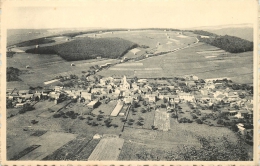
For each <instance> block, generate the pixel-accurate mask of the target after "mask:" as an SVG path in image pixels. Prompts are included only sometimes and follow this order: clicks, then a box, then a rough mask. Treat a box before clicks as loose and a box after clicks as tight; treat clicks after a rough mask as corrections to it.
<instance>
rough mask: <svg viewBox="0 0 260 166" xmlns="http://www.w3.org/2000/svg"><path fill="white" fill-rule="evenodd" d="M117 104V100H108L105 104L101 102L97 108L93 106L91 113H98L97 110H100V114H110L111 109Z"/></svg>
mask: <svg viewBox="0 0 260 166" xmlns="http://www.w3.org/2000/svg"><path fill="white" fill-rule="evenodd" d="M116 104H117V101H110V102H109V103H107V104H105V103H103V104H101V105H100V106H99V107H98V108H95V109H94V110H93V111H92V113H93V114H95V115H99V114H100V113H99V111H100V110H101V111H102V112H103V113H102V114H101V115H107V116H108V115H110V114H111V112H112V111H113V109H114V108H115V106H116Z"/></svg>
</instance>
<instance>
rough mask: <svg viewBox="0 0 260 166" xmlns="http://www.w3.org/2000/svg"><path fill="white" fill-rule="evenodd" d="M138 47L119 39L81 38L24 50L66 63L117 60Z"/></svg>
mask: <svg viewBox="0 0 260 166" xmlns="http://www.w3.org/2000/svg"><path fill="white" fill-rule="evenodd" d="M137 46H138V45H137V44H135V43H133V42H130V41H128V40H124V39H120V38H97V39H96V38H89V37H85V38H81V39H77V40H73V41H70V42H66V43H62V44H57V45H53V46H46V47H38V48H32V49H28V50H26V53H33V54H57V55H59V56H61V57H62V58H63V59H65V60H68V61H75V60H87V59H94V58H96V57H98V56H100V57H102V58H112V59H115V58H119V57H121V56H123V55H124V54H125V53H127V51H128V50H130V49H133V48H135V47H137Z"/></svg>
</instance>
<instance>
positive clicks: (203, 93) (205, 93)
mask: <svg viewBox="0 0 260 166" xmlns="http://www.w3.org/2000/svg"><path fill="white" fill-rule="evenodd" d="M200 93H201V94H202V95H208V94H209V91H208V90H207V89H201V90H200Z"/></svg>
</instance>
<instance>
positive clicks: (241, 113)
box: [235, 110, 249, 119]
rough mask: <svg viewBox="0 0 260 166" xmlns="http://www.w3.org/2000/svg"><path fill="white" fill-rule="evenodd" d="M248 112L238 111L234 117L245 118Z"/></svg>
mask: <svg viewBox="0 0 260 166" xmlns="http://www.w3.org/2000/svg"><path fill="white" fill-rule="evenodd" d="M248 113H249V112H248V111H247V110H240V111H238V112H237V114H236V115H235V116H236V117H237V118H239V119H240V118H245V117H246V116H247V115H248Z"/></svg>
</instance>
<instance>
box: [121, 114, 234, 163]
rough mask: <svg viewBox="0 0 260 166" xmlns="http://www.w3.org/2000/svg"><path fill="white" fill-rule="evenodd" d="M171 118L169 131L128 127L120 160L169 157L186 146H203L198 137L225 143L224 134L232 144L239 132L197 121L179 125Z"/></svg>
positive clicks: (198, 147) (217, 143)
mask: <svg viewBox="0 0 260 166" xmlns="http://www.w3.org/2000/svg"><path fill="white" fill-rule="evenodd" d="M170 120H171V130H169V131H167V132H164V131H158V130H146V129H133V128H125V131H124V133H123V134H122V138H124V139H125V143H124V145H123V148H122V152H121V153H120V156H119V160H169V158H168V159H167V156H168V157H169V156H171V154H174V153H176V152H179V151H180V148H183V147H184V146H185V147H195V148H196V149H200V147H201V145H200V143H199V141H198V139H197V138H198V137H205V138H208V139H213V140H214V141H216V146H223V142H222V141H221V138H222V137H223V136H225V137H227V138H229V140H230V141H231V142H233V143H236V142H237V137H236V135H235V134H234V133H233V132H232V131H231V130H229V129H227V128H222V127H209V126H207V125H204V124H202V125H199V124H196V123H191V124H188V123H187V124H183V123H181V124H179V123H178V122H176V120H175V119H173V118H171V119H170Z"/></svg>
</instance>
